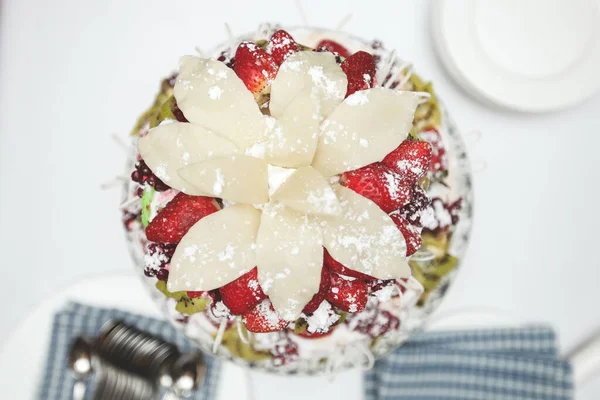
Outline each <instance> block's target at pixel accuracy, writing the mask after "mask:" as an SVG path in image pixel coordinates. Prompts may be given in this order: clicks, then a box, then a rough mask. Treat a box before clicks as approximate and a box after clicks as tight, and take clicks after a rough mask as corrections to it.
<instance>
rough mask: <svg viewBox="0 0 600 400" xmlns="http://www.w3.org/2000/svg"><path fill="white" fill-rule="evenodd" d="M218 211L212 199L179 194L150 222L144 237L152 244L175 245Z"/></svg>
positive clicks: (217, 205) (216, 204) (217, 206)
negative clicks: (205, 218)
mask: <svg viewBox="0 0 600 400" xmlns="http://www.w3.org/2000/svg"><path fill="white" fill-rule="evenodd" d="M220 209H221V207H220V206H219V204H218V203H217V201H216V200H215V199H214V198H212V197H203V196H189V195H187V194H185V193H179V194H177V196H175V197H174V198H173V200H171V201H170V202H169V203H167V205H166V207H165V208H163V209H162V210H160V212H159V213H158V215H156V217H154V219H153V220H152V221H150V224H148V227H146V237H147V238H148V240H150V241H152V242H160V243H169V244H177V243H179V242H180V241H181V238H183V236H184V235H185V234H186V233H187V231H189V230H190V228H191V227H192V226H193V225H194V224H195V223H196V222H198V221H200V220H201V219H202V218H204V217H206V216H207V215H210V214H212V213H214V212H217V211H219V210H220Z"/></svg>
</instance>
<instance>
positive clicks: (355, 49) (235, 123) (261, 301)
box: [122, 25, 471, 373]
mask: <svg viewBox="0 0 600 400" xmlns="http://www.w3.org/2000/svg"><path fill="white" fill-rule="evenodd" d="M133 136H134V146H133V150H132V157H131V159H130V160H129V163H128V174H130V175H131V180H130V181H128V182H127V184H126V187H125V199H124V202H123V205H122V208H123V221H124V225H125V228H126V231H127V236H128V240H129V243H130V249H131V252H132V255H133V258H134V261H135V262H136V265H137V266H138V268H139V270H140V271H141V272H142V271H143V274H144V276H145V277H144V279H145V280H146V282H147V283H148V284H149V287H150V290H151V291H152V293H153V295H154V298H155V299H156V300H157V301H158V302H159V303H160V304H161V305H162V306H163V307H164V311H165V312H166V315H167V316H168V318H169V319H170V320H171V321H173V323H174V324H176V325H177V326H178V327H179V328H181V329H182V330H183V331H184V332H185V334H186V335H187V337H188V338H190V339H191V340H193V341H195V343H196V344H197V345H198V346H199V347H200V348H201V349H203V350H204V351H206V352H211V353H214V354H215V355H217V356H219V357H225V358H228V359H231V360H233V361H235V362H237V363H240V364H243V365H251V366H253V367H255V368H259V369H264V370H270V371H275V372H281V373H292V372H302V373H318V372H322V371H332V370H340V369H344V368H349V367H355V366H363V367H368V366H369V365H371V364H372V362H373V360H374V359H375V358H376V357H379V356H381V355H383V354H385V353H387V352H389V351H391V350H393V349H394V348H396V347H397V346H399V345H400V344H402V343H403V342H404V341H406V339H407V338H408V337H409V336H410V335H411V334H413V333H414V332H415V330H417V329H419V327H421V326H422V324H423V322H424V321H425V319H426V317H427V315H428V314H429V313H430V312H431V311H432V310H433V309H434V308H435V306H436V305H437V304H438V303H439V299H441V297H442V296H443V293H444V292H445V289H446V288H447V286H448V284H449V282H450V280H451V277H452V276H453V274H454V272H455V271H456V267H457V264H458V260H459V257H460V256H461V254H462V251H463V250H464V246H465V245H466V242H467V238H468V231H469V225H470V222H469V221H470V195H471V194H470V176H469V172H468V162H467V159H466V154H465V153H464V148H463V146H462V142H461V141H460V138H459V136H458V133H457V132H456V131H455V130H454V128H453V125H452V123H451V121H450V120H449V119H448V117H447V115H446V112H445V110H444V108H443V107H442V105H441V104H440V103H439V101H438V100H437V98H436V95H435V93H434V92H433V89H432V86H431V84H430V83H425V82H423V81H422V80H421V79H420V78H419V77H418V76H417V75H416V74H415V73H414V72H413V70H412V66H411V64H409V63H406V62H403V61H401V60H400V59H399V58H398V57H397V56H396V55H395V52H393V51H392V52H390V51H388V50H386V49H385V48H384V47H383V45H382V44H381V43H380V42H378V41H373V42H367V41H363V40H359V39H356V38H353V37H350V36H348V35H345V34H342V33H340V32H332V31H326V30H319V29H308V28H300V29H288V30H283V29H280V28H279V27H276V26H269V25H263V26H261V28H260V29H259V30H258V32H256V33H254V34H250V35H246V36H244V37H241V38H238V39H236V40H231V41H230V43H228V44H226V45H223V46H220V47H218V48H217V49H215V51H213V52H211V53H209V54H208V55H205V54H202V55H198V56H184V57H182V58H181V60H180V63H179V69H178V71H177V72H176V73H174V74H173V75H172V76H171V77H169V78H167V79H165V80H164V81H163V82H162V85H161V89H160V92H159V94H158V95H157V97H156V99H155V101H154V103H153V104H152V106H151V107H150V109H149V110H147V111H146V112H145V113H144V114H143V115H142V116H141V117H140V119H139V121H138V123H137V125H136V127H135V128H134V130H133Z"/></svg>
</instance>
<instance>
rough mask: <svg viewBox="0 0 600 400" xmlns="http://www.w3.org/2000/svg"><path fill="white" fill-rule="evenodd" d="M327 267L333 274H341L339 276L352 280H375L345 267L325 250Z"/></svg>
mask: <svg viewBox="0 0 600 400" xmlns="http://www.w3.org/2000/svg"><path fill="white" fill-rule="evenodd" d="M325 266H326V267H327V269H329V270H330V271H331V272H335V273H336V274H339V275H344V276H348V277H350V278H357V279H361V280H365V281H368V280H371V279H375V278H373V277H372V276H369V275H366V274H363V273H362V272H358V271H355V270H353V269H350V268H348V267H345V266H343V265H342V264H340V263H339V262H337V261H336V260H335V259H334V258H333V257H331V254H329V252H328V251H327V250H325Z"/></svg>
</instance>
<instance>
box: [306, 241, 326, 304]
mask: <svg viewBox="0 0 600 400" xmlns="http://www.w3.org/2000/svg"><path fill="white" fill-rule="evenodd" d="M325 252H327V250H325ZM330 285H331V274H330V273H329V270H328V269H327V267H325V265H323V268H321V283H320V284H319V291H318V292H317V293H316V294H315V295H314V296H313V298H312V299H311V300H310V301H309V302H308V304H306V305H305V306H304V310H302V312H303V313H305V314H310V313H313V312H315V311H316V310H317V308H319V305H320V304H321V303H322V302H323V300H325V296H327V292H328V291H329V286H330Z"/></svg>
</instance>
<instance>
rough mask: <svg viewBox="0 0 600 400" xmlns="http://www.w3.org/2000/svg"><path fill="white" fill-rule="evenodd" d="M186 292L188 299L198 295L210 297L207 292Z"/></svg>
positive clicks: (195, 297)
mask: <svg viewBox="0 0 600 400" xmlns="http://www.w3.org/2000/svg"><path fill="white" fill-rule="evenodd" d="M186 294H187V297H189V298H190V299H197V298H198V297H210V294H209V293H208V292H192V291H187V292H186Z"/></svg>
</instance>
